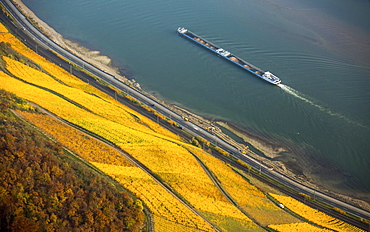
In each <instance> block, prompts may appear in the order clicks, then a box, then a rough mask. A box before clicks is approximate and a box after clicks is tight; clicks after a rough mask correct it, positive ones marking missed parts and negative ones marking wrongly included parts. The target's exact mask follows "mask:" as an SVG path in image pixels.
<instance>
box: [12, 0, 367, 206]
mask: <svg viewBox="0 0 370 232" xmlns="http://www.w3.org/2000/svg"><path fill="white" fill-rule="evenodd" d="M14 2H16V4H17V6H18V8H20V9H22V11H23V13H24V14H25V15H27V16H28V17H30V18H31V20H30V21H33V22H35V23H36V24H37V25H38V26H39V28H42V31H43V32H44V33H45V34H47V35H48V36H49V37H50V38H51V39H52V40H53V41H54V42H55V43H57V44H59V45H60V46H62V47H64V48H66V49H67V50H69V51H70V52H72V53H73V54H75V55H77V56H79V57H81V58H82V59H84V60H86V61H88V62H89V63H92V64H93V65H94V66H96V67H98V68H99V69H101V70H103V71H105V72H107V73H109V74H111V75H113V76H115V77H117V78H119V79H122V80H123V81H128V79H127V78H126V77H124V75H122V74H121V73H119V69H118V68H114V67H113V66H112V61H111V59H109V58H108V57H106V56H102V55H100V53H99V52H97V51H90V50H88V49H86V48H83V47H82V46H79V45H78V44H76V43H73V42H71V41H69V40H67V39H65V38H63V36H61V35H60V34H58V33H57V32H56V31H55V30H53V29H52V28H51V27H49V26H48V25H47V24H46V23H44V22H42V21H41V20H40V19H38V18H37V17H36V15H34V14H33V12H32V11H30V10H29V9H28V8H27V7H26V6H25V5H24V4H23V3H22V2H21V1H20V0H15V1H14ZM136 86H138V85H136ZM142 93H144V92H142ZM144 94H145V95H147V96H149V94H147V93H144ZM151 98H152V99H154V97H153V96H151ZM156 101H158V102H160V103H161V104H163V105H166V106H167V107H168V108H170V109H171V110H173V111H174V112H176V113H178V114H179V115H182V116H183V117H184V118H187V119H188V120H189V121H191V122H193V123H194V124H197V125H198V126H200V127H202V128H210V130H211V132H212V133H214V134H215V135H216V136H218V137H220V138H222V139H223V140H225V141H227V142H229V143H231V144H233V145H234V146H235V147H237V148H239V149H240V150H243V149H244V147H245V145H244V144H240V143H236V142H235V141H234V140H233V139H231V138H230V137H229V136H227V135H226V134H224V133H223V132H222V130H221V129H220V128H219V127H217V126H216V125H215V123H213V122H212V121H211V120H207V119H205V118H202V117H200V116H198V115H196V114H193V113H192V112H190V111H187V110H185V109H182V108H180V107H178V106H175V105H168V104H166V103H165V102H161V101H159V100H156ZM235 129H237V128H234V131H237V130H235ZM239 131H240V132H241V133H243V131H242V130H239ZM243 134H244V136H246V139H245V140H247V141H248V142H249V143H250V144H252V145H254V146H256V147H258V148H259V149H260V150H263V153H264V154H265V156H266V157H270V158H272V157H275V156H276V155H277V154H278V153H279V150H278V151H275V149H271V147H272V145H271V144H272V143H269V141H260V140H258V139H251V138H250V136H249V139H248V135H246V134H245V133H243ZM257 143H258V144H257ZM255 144H256V145H255ZM284 150H287V148H280V151H284ZM253 158H255V159H259V160H260V161H261V162H263V163H264V164H265V163H266V164H267V162H268V166H270V167H273V168H274V169H275V170H276V171H279V172H281V173H283V174H284V175H286V176H289V177H290V178H292V179H294V180H295V181H297V182H300V183H305V184H306V185H308V186H310V187H312V188H314V189H316V190H319V191H322V192H325V193H328V191H326V190H325V189H321V188H319V187H318V186H315V185H314V184H313V183H310V182H309V180H308V179H304V178H302V177H298V176H297V175H296V174H295V173H294V172H291V171H290V170H289V169H288V168H287V167H286V166H285V165H284V163H283V162H281V161H271V159H270V160H269V159H267V158H263V157H260V156H258V155H257V156H255V157H253ZM333 194H334V193H331V195H333ZM335 196H336V197H339V196H338V195H337V194H335ZM339 198H341V199H343V200H344V201H346V202H349V203H351V204H355V205H358V206H360V207H362V208H366V207H367V209H368V210H369V209H370V207H369V205H368V204H366V203H365V202H361V201H356V200H355V199H351V198H348V197H346V196H341V197H339Z"/></svg>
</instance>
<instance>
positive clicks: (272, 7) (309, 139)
mask: <svg viewBox="0 0 370 232" xmlns="http://www.w3.org/2000/svg"><path fill="white" fill-rule="evenodd" d="M23 2H24V3H25V4H26V5H27V6H28V7H29V8H30V9H31V10H33V11H34V12H35V13H36V15H38V16H39V17H40V18H41V19H42V20H44V21H45V22H46V23H48V24H49V25H50V26H51V27H53V28H54V29H56V31H58V32H59V33H61V34H62V35H64V36H65V37H66V38H68V39H71V40H73V41H75V42H79V43H81V44H82V45H84V46H86V47H89V48H90V49H93V50H99V51H101V52H102V53H103V54H104V55H107V56H109V57H111V58H112V59H113V61H114V64H115V65H117V66H121V67H124V68H125V69H126V72H127V73H128V74H129V77H133V78H135V79H136V80H137V81H138V82H139V83H140V85H141V86H142V87H143V89H144V90H146V91H147V92H150V93H152V94H153V95H155V96H157V97H159V98H160V99H162V100H165V101H167V102H169V103H175V104H177V105H180V106H182V107H184V108H186V109H189V110H191V111H193V112H195V113H197V114H200V115H203V116H207V117H210V118H213V117H214V118H216V119H220V120H225V121H229V122H232V123H235V124H237V125H239V126H241V127H243V128H245V129H247V130H248V131H251V132H252V133H254V134H256V135H258V136H260V137H263V138H266V139H268V140H270V141H272V142H273V143H277V144H281V145H284V146H288V147H289V148H290V151H291V152H289V153H286V154H284V159H286V160H290V161H291V162H293V163H294V164H295V165H296V166H297V168H299V169H302V170H303V171H304V172H305V174H307V175H309V176H310V177H311V178H313V179H314V180H315V181H316V182H317V183H319V184H321V185H323V186H325V187H327V188H330V189H334V190H337V191H340V192H342V193H345V194H348V195H356V196H358V197H364V196H369V193H370V158H369V157H370V112H369V106H370V91H369V90H370V41H369V40H370V39H369V38H370V14H368V12H370V2H369V1H366V0H352V1H349V0H311V1H306V0H263V1H261V0H187V1H184V0H171V1H168V0H152V1H145V0H136V1H129V0H110V1H104V0H64V1H58V0H37V1H35V0H24V1H23ZM179 26H183V27H186V28H188V29H190V30H191V31H193V32H194V33H196V34H198V35H200V36H202V37H204V38H205V39H207V40H209V41H211V42H212V43H214V44H216V45H219V46H220V47H223V48H224V49H226V50H229V51H230V52H232V53H234V54H236V55H237V56H239V57H241V58H242V59H244V60H246V61H248V62H250V63H252V64H253V65H255V66H257V67H259V68H261V69H263V70H265V71H267V70H269V71H271V72H273V73H274V74H275V75H277V76H279V77H280V79H281V80H282V85H280V86H273V85H270V84H268V83H267V82H265V81H263V80H260V79H258V78H257V77H255V76H253V75H252V74H249V73H248V72H246V71H244V70H242V69H240V68H238V67H237V66H235V65H233V64H231V63H230V62H227V61H225V60H223V59H221V58H219V57H217V56H215V55H214V54H213V53H211V52H209V51H207V50H206V49H204V48H202V47H200V46H197V45H195V44H194V43H192V42H191V41H188V40H186V39H184V38H183V37H180V36H179V35H177V33H176V29H177V27H179ZM369 198H370V197H369ZM369 198H368V199H367V200H368V201H370V200H369Z"/></svg>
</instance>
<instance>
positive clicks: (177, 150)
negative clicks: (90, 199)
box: [0, 25, 323, 231]
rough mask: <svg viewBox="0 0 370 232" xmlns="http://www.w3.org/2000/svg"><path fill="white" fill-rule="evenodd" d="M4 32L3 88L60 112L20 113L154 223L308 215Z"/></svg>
mask: <svg viewBox="0 0 370 232" xmlns="http://www.w3.org/2000/svg"><path fill="white" fill-rule="evenodd" d="M0 32H1V34H0V47H1V49H0V51H1V59H0V69H1V70H2V71H0V88H4V89H6V90H8V91H10V92H12V93H14V94H17V95H18V96H20V97H22V98H24V99H26V100H28V101H30V102H33V103H34V104H36V105H38V106H40V107H42V108H43V109H44V110H46V111H47V112H49V114H51V115H54V117H50V116H48V115H45V114H40V113H36V114H35V113H21V112H20V113H19V114H20V115H22V116H23V117H24V118H26V119H27V120H29V121H30V122H31V123H33V124H34V125H36V126H37V127H38V128H40V129H41V130H42V131H44V132H45V133H47V134H49V135H50V136H52V137H53V138H55V139H56V140H58V141H59V142H60V143H62V144H63V146H65V147H67V148H68V149H70V150H71V151H73V152H75V153H77V154H79V155H80V156H81V157H82V158H84V159H86V160H87V161H88V162H90V163H91V164H93V165H94V166H96V167H97V168H99V169H100V170H102V171H103V172H105V173H107V174H108V175H110V176H112V177H113V178H115V179H116V180H117V181H118V182H119V183H121V184H122V185H123V186H124V187H125V188H127V189H128V190H130V191H131V192H133V193H134V194H135V195H136V196H137V197H139V198H140V199H141V200H142V202H143V203H144V204H145V206H146V207H147V208H148V209H149V210H150V211H151V213H152V218H154V230H155V231H214V230H220V231H263V230H264V229H267V228H269V227H268V226H270V225H276V224H284V225H296V224H297V223H300V222H301V218H300V219H297V218H295V217H293V216H291V215H290V214H289V212H288V211H285V210H283V209H281V208H279V207H278V206H277V205H276V204H275V203H274V202H272V201H270V200H269V198H268V196H267V195H266V193H263V192H261V191H260V190H259V189H258V188H255V187H254V186H252V185H251V184H250V183H249V182H248V180H247V179H246V178H245V177H244V178H242V177H240V175H239V174H238V173H236V172H235V171H233V169H232V168H230V167H229V166H227V165H226V164H225V163H223V162H218V161H217V160H214V159H213V158H210V156H209V154H208V153H206V152H204V151H203V150H201V149H199V148H196V147H194V146H192V145H190V144H188V143H185V142H184V141H182V139H181V138H179V136H177V135H175V134H173V133H172V132H170V131H168V130H166V129H164V128H163V127H161V126H159V125H158V124H156V123H154V122H153V121H151V120H149V119H147V118H146V117H144V116H143V115H141V114H139V113H138V112H135V111H133V110H131V109H130V108H128V107H126V106H124V105H122V104H120V103H119V102H117V101H115V100H114V99H113V98H112V97H110V96H108V95H106V94H104V93H102V92H100V91H98V90H97V89H95V88H92V87H91V86H90V85H88V84H87V83H85V82H82V81H81V80H79V79H77V78H76V77H74V76H73V75H70V74H69V73H68V72H66V71H65V70H63V69H60V68H59V67H58V66H56V65H54V64H52V63H50V62H48V61H47V60H45V59H44V58H43V57H40V56H39V55H37V54H36V53H34V52H33V51H32V50H30V49H28V48H27V47H25V46H24V45H23V44H22V43H21V42H20V41H19V40H17V39H16V38H15V37H14V36H12V34H11V33H9V32H8V31H7V29H6V28H5V27H3V26H2V25H0ZM118 94H120V93H118ZM87 134H89V136H92V137H94V138H97V139H99V140H101V141H109V142H108V143H109V144H111V145H112V146H114V147H115V148H117V149H118V150H119V151H120V152H118V153H117V152H115V151H111V150H110V148H107V147H105V146H99V145H98V144H99V143H100V142H99V141H96V139H95V140H89V139H87V137H89V136H87ZM86 144H91V145H90V146H87V147H86V146H85V145H86ZM106 150H107V151H106ZM123 153H124V154H123ZM123 156H126V157H123ZM245 198H247V199H250V200H245ZM253 202H258V203H256V204H253ZM299 225H301V227H300V228H304V225H305V224H299ZM302 225H303V226H302ZM311 227H314V228H316V229H317V231H319V230H320V229H323V227H320V226H317V225H315V224H313V225H309V226H307V228H311ZM270 228H271V227H270ZM276 228H283V229H279V231H284V228H290V227H288V226H286V227H276ZM285 231H287V230H285Z"/></svg>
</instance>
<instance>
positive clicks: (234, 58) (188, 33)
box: [177, 27, 281, 85]
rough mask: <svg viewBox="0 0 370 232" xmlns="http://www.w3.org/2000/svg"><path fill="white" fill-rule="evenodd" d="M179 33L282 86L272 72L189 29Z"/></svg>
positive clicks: (181, 28) (180, 29)
mask: <svg viewBox="0 0 370 232" xmlns="http://www.w3.org/2000/svg"><path fill="white" fill-rule="evenodd" d="M177 32H178V33H179V34H180V35H183V36H185V37H186V38H188V39H190V40H192V41H194V42H196V43H198V44H200V45H202V46H203V47H205V48H207V49H209V50H211V51H213V52H215V53H217V54H218V55H219V56H221V57H223V58H225V59H227V60H229V61H231V62H232V63H234V64H236V65H238V66H239V67H241V68H243V69H245V70H247V71H249V72H251V73H253V74H254V75H256V76H258V77H259V78H261V79H263V80H265V81H267V82H269V83H271V84H274V85H277V84H280V83H281V80H280V79H279V77H277V76H275V75H274V74H272V73H271V72H269V71H266V72H265V71H263V70H261V69H259V68H257V67H256V66H254V65H252V64H250V63H248V62H246V61H244V60H243V59H241V58H239V57H237V56H235V55H233V54H231V53H230V52H228V51H226V50H224V49H223V48H220V47H218V46H216V45H214V44H212V43H211V42H209V41H207V40H205V39H203V38H201V37H200V36H198V35H197V34H195V33H193V32H191V31H189V30H188V29H186V28H183V27H179V28H178V29H177Z"/></svg>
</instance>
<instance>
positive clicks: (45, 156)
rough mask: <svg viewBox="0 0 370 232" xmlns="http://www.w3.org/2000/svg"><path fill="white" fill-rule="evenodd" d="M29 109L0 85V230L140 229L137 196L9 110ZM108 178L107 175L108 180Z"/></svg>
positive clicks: (140, 211) (140, 207) (141, 213)
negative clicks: (0, 88) (127, 191)
mask: <svg viewBox="0 0 370 232" xmlns="http://www.w3.org/2000/svg"><path fill="white" fill-rule="evenodd" d="M15 109H18V110H19V109H21V110H28V111H34V109H33V107H31V106H30V105H28V103H27V102H26V101H25V100H23V99H21V98H19V97H16V96H15V95H14V94H12V93H9V92H6V91H4V90H0V150H1V155H0V230H1V231H140V230H141V229H142V226H143V222H144V215H143V212H142V209H143V206H142V203H141V201H139V200H134V199H133V198H132V197H130V196H129V195H128V194H127V193H126V192H122V191H120V190H118V189H117V188H116V187H115V186H114V185H112V184H111V183H110V182H108V181H107V180H106V178H103V177H102V176H101V175H99V174H97V173H95V172H94V171H93V170H91V169H90V168H88V167H87V166H85V165H84V164H83V163H81V162H79V161H78V160H76V159H73V158H71V157H72V156H71V155H70V154H68V152H67V151H66V150H65V149H64V148H63V147H62V146H61V144H59V143H55V142H52V141H51V140H49V139H47V138H46V137H45V136H44V135H43V134H41V133H40V132H38V131H37V130H35V129H34V128H33V127H31V126H30V125H29V124H27V123H25V122H23V121H22V120H20V119H19V118H18V117H16V116H15V114H14V113H13V111H12V110H15ZM111 181H112V180H111Z"/></svg>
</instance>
